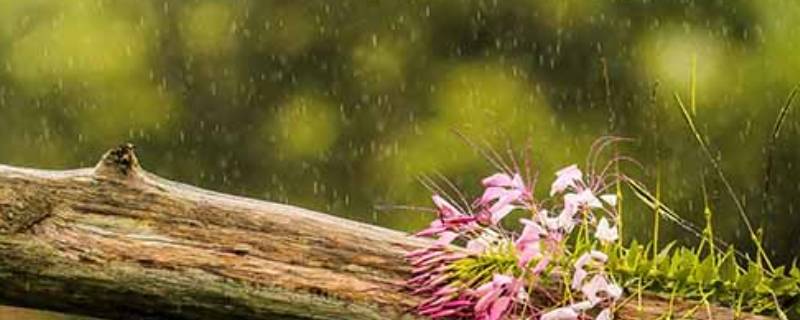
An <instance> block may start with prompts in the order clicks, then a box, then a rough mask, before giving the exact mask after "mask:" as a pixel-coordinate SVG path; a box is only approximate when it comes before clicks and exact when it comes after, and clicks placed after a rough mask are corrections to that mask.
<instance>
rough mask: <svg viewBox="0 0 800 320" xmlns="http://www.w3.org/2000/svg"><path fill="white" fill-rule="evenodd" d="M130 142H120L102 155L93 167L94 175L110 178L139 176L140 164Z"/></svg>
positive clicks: (134, 147)
mask: <svg viewBox="0 0 800 320" xmlns="http://www.w3.org/2000/svg"><path fill="white" fill-rule="evenodd" d="M135 149H136V146H134V145H133V144H132V143H125V144H121V145H119V146H118V147H116V148H113V149H111V150H109V151H108V152H106V153H105V154H104V155H103V158H101V159H100V162H99V163H98V164H97V166H96V167H95V169H94V174H95V176H98V177H104V178H111V179H130V178H136V177H138V176H139V174H140V171H141V166H140V165H139V159H137V158H136V153H135V152H134V150H135Z"/></svg>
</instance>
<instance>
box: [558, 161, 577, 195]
mask: <svg viewBox="0 0 800 320" xmlns="http://www.w3.org/2000/svg"><path fill="white" fill-rule="evenodd" d="M582 180H583V173H582V172H581V170H580V169H578V166H577V165H574V164H573V165H571V166H569V167H566V168H563V169H561V170H558V171H557V172H556V181H554V182H553V185H552V186H551V187H550V196H553V195H555V194H556V193H559V192H563V191H564V190H567V188H569V187H573V188H575V187H576V185H575V183H576V182H580V181H582Z"/></svg>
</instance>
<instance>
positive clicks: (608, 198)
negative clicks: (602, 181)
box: [600, 194, 617, 206]
mask: <svg viewBox="0 0 800 320" xmlns="http://www.w3.org/2000/svg"><path fill="white" fill-rule="evenodd" d="M600 200H603V201H605V202H606V203H608V204H610V205H612V206H616V205H617V195H615V194H604V195H602V196H600Z"/></svg>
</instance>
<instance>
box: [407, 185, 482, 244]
mask: <svg viewBox="0 0 800 320" xmlns="http://www.w3.org/2000/svg"><path fill="white" fill-rule="evenodd" d="M432 199H433V203H434V205H436V210H437V212H438V215H439V216H438V217H437V219H436V220H433V221H432V222H431V224H430V225H429V226H428V228H426V229H424V230H422V231H419V232H417V233H416V235H417V236H419V237H427V236H432V235H438V234H440V233H442V232H445V231H447V230H452V231H462V230H463V229H467V228H470V227H472V226H473V225H474V222H475V220H476V218H475V217H474V216H471V215H468V214H464V213H463V212H461V211H459V210H458V208H456V207H455V206H453V205H452V204H450V203H449V202H447V200H445V199H444V198H442V197H441V196H439V195H433V197H432Z"/></svg>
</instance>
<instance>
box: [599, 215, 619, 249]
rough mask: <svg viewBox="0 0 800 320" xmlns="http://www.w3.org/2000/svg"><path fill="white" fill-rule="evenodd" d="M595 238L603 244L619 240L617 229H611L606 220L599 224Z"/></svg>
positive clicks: (603, 219)
mask: <svg viewBox="0 0 800 320" xmlns="http://www.w3.org/2000/svg"><path fill="white" fill-rule="evenodd" d="M594 236H595V238H597V239H598V240H600V241H601V242H603V243H611V242H614V241H617V239H619V234H618V233H617V227H616V226H614V227H611V226H610V225H609V223H608V220H606V218H602V219H600V223H598V224H597V231H595V233H594Z"/></svg>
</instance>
